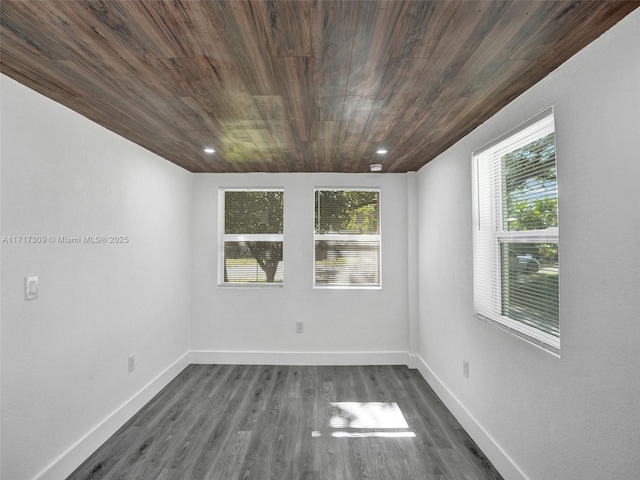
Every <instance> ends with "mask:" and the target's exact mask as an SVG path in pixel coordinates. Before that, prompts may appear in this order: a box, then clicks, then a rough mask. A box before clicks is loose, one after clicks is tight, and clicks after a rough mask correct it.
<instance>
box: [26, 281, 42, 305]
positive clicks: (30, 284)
mask: <svg viewBox="0 0 640 480" xmlns="http://www.w3.org/2000/svg"><path fill="white" fill-rule="evenodd" d="M39 296H40V288H39V286H38V277H37V276H36V275H33V276H30V277H24V299H25V300H34V299H36V298H38V297H39Z"/></svg>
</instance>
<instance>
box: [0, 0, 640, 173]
mask: <svg viewBox="0 0 640 480" xmlns="http://www.w3.org/2000/svg"><path fill="white" fill-rule="evenodd" d="M638 6H640V1H598V0H588V1H583V2H580V1H526V0H508V1H486V0H485V1H453V0H439V1H428V0H419V1H408V0H396V1H390V0H386V1H353V0H342V1H339V0H336V1H334V0H326V1H320V0H313V1H312V0H293V1H277V0H270V1H263V0H246V1H240V0H235V1H233V0H231V1H220V0H216V1H214V0H172V1H168V0H148V1H145V0H142V1H139V0H112V1H107V0H86V1H80V0H70V1H61V0H42V1H32V0H2V3H1V9H2V10H1V28H2V30H1V37H0V42H1V44H0V45H1V61H0V65H1V68H2V73H4V74H6V75H8V76H9V77H12V78H14V79H15V80H17V81H19V82H21V83H23V84H25V85H27V86H28V87H31V88H33V89H34V90H36V91H38V92H40V93H42V94H44V95H46V96H48V97H50V98H52V99H54V100H56V101H58V102H60V103H62V104H64V105H66V106H68V107H70V108H71V109H73V110H75V111H77V112H79V113H80V114H82V115H84V116H86V117H88V118H90V119H91V120H94V121H95V122H97V123H99V124H101V125H103V126H105V127H106V128H108V129H110V130H112V131H114V132H116V133H118V134H120V135H122V136H123V137H126V138H128V139H130V140H131V141H133V142H135V143H137V144H139V145H141V146H143V147H145V148H147V149H148V150H151V151H152V152H155V153H157V154H158V155H160V156H162V157H164V158H166V159H167V160H170V161H171V162H174V163H176V164H178V165H181V166H182V167H184V168H186V169H187V170H190V171H192V172H254V171H260V172H284V171H288V172H301V171H332V172H366V171H368V170H369V164H371V163H378V162H379V163H382V164H383V168H384V171H385V172H406V171H411V170H417V169H419V168H420V167H422V166H423V165H425V164H426V163H427V162H429V161H430V160H431V159H433V158H434V157H435V156H436V155H438V154H439V153H441V152H442V151H444V150H445V149H446V148H447V147H449V146H450V145H452V144H453V143H455V142H456V141H457V140H458V139H460V138H461V137H463V136H464V135H465V134H467V133H468V132H470V131H471V130H473V128H475V127H476V126H478V125H479V124H481V123H482V122H483V121H485V120H486V119H487V118H489V117H490V116H491V115H493V114H494V113H496V112H497V111H498V110H499V109H500V108H502V107H503V106H505V105H506V104H507V103H508V102H510V101H511V100H513V99H514V98H515V97H516V96H518V95H519V94H521V93H522V92H524V91H525V90H526V89H528V88H529V87H531V86H532V85H533V84H535V83H536V82H538V81H539V80H540V79H542V78H543V77H545V76H546V75H547V74H548V73H549V72H551V71H552V70H554V69H555V68H557V67H558V66H559V65H560V64H561V63H563V62H564V61H566V60H567V59H568V58H569V57H571V56H572V55H573V54H575V53H576V52H578V51H579V50H580V49H582V48H583V47H585V46H586V45H587V44H588V43H590V42H591V41H593V40H594V39H596V38H597V37H598V36H599V35H601V34H602V33H603V32H604V31H606V30H607V29H609V28H610V27H611V26H613V25H614V24H615V23H616V22H618V21H619V20H620V19H621V18H623V17H624V16H625V15H627V14H628V13H630V12H631V11H633V10H634V9H635V8H637V7H638ZM532 113H535V112H532ZM206 146H211V147H213V148H215V149H216V153H215V154H213V155H208V154H206V153H204V152H203V148H204V147H206ZM380 148H385V149H387V150H388V151H389V153H387V154H386V155H384V156H382V155H378V154H376V150H378V149H380Z"/></svg>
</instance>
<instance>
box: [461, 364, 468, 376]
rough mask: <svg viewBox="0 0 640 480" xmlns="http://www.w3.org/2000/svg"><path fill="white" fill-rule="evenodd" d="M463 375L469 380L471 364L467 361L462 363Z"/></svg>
mask: <svg viewBox="0 0 640 480" xmlns="http://www.w3.org/2000/svg"><path fill="white" fill-rule="evenodd" d="M462 375H464V378H469V362H468V361H467V360H463V361H462Z"/></svg>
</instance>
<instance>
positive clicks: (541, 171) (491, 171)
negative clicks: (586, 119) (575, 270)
mask: <svg viewBox="0 0 640 480" xmlns="http://www.w3.org/2000/svg"><path fill="white" fill-rule="evenodd" d="M473 168H474V195H473V199H474V219H473V220H474V237H473V247H474V252H473V266H474V279H473V281H474V308H475V314H476V316H477V317H478V318H480V319H482V320H485V321H487V322H489V323H492V324H494V325H497V326H499V327H502V328H504V329H506V330H507V331H509V332H510V333H513V334H515V335H518V336H520V337H522V338H524V339H526V340H528V341H530V342H532V343H534V344H536V345H538V346H541V347H543V348H544V349H546V350H548V351H551V352H553V353H555V354H556V355H559V354H560V318H559V300H558V298H559V288H558V287H559V264H558V240H559V238H558V190H557V183H556V147H555V126H554V119H553V110H552V109H549V110H547V111H546V112H543V113H542V114H540V115H538V116H537V117H535V118H534V119H532V120H530V121H529V122H527V123H526V124H524V125H522V126H520V127H518V128H517V129H516V130H514V131H512V132H509V133H508V134H507V135H505V136H503V137H501V138H499V139H497V140H495V141H494V142H492V143H491V144H490V145H488V146H486V147H484V148H483V149H482V150H480V151H477V152H474V153H473Z"/></svg>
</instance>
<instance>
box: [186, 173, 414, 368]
mask: <svg viewBox="0 0 640 480" xmlns="http://www.w3.org/2000/svg"><path fill="white" fill-rule="evenodd" d="M225 186H226V187H233V186H242V187H251V186H264V187H284V191H285V207H284V208H285V211H284V222H285V223H284V236H285V239H284V242H285V244H284V275H285V281H284V286H283V287H282V288H237V287H218V286H217V271H218V250H217V239H218V189H219V187H225ZM315 186H324V187H327V186H345V187H356V186H373V187H380V188H381V226H382V271H383V280H382V281H383V288H382V289H381V290H380V289H378V290H354V289H351V290H333V289H314V288H313V218H314V217H313V203H314V195H313V192H314V187H315ZM193 226H194V230H193V238H194V256H193V279H192V283H193V292H194V295H193V306H192V315H193V316H192V323H191V349H192V350H194V351H197V352H202V354H201V355H199V356H196V357H195V358H196V359H198V360H199V361H203V362H208V361H211V362H214V361H215V362H250V363H252V362H258V363H265V362H266V363H354V362H355V363H362V362H365V363H367V362H372V363H376V362H385V363H386V362H392V363H405V362H406V352H407V351H408V347H409V342H408V322H407V315H408V313H407V291H408V290H407V284H408V281H407V261H408V247H407V245H408V240H407V235H406V232H407V176H406V175H392V174H388V175H379V174H378V175H376V174H358V175H344V174H304V173H293V174H245V175H238V174H197V175H195V180H194V219H193ZM296 321H302V322H304V329H305V330H304V333H302V334H297V333H296V332H295V322H296ZM221 352H222V353H221ZM231 352H233V353H231ZM400 352H401V354H400ZM324 354H326V355H324ZM398 359H400V360H398Z"/></svg>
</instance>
